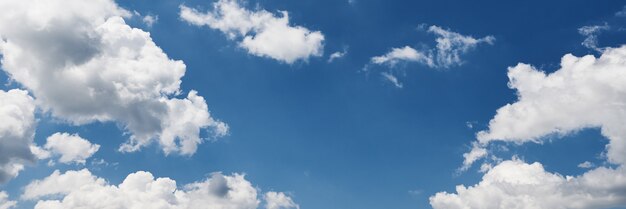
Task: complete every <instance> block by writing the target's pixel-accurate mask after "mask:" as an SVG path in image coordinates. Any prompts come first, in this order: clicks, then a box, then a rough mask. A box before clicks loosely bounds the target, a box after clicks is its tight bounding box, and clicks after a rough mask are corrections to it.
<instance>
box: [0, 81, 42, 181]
mask: <svg viewBox="0 0 626 209" xmlns="http://www.w3.org/2000/svg"><path fill="white" fill-rule="evenodd" d="M35 126H36V121H35V102H34V100H33V98H32V97H30V96H29V95H28V92H26V91H23V90H18V89H13V90H9V91H3V90H0V183H4V182H6V181H8V180H9V179H11V178H13V177H15V176H17V175H18V173H19V172H20V171H21V170H22V169H23V168H24V164H27V163H33V162H34V161H35V160H36V158H35V156H34V155H33V153H32V152H31V151H30V146H31V145H32V143H33V137H34V136H35Z"/></svg>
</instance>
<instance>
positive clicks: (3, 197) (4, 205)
mask: <svg viewBox="0 0 626 209" xmlns="http://www.w3.org/2000/svg"><path fill="white" fill-rule="evenodd" d="M16 205H17V201H12V200H9V195H7V193H6V192H4V191H0V209H10V208H15V206H16Z"/></svg>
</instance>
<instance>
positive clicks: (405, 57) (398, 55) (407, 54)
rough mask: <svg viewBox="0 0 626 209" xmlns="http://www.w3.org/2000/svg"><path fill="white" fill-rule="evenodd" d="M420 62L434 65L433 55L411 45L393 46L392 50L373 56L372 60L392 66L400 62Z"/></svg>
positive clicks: (375, 62)
mask: <svg viewBox="0 0 626 209" xmlns="http://www.w3.org/2000/svg"><path fill="white" fill-rule="evenodd" d="M402 61H405V62H420V63H424V64H426V65H428V66H434V65H435V64H434V61H433V59H432V57H431V56H430V55H428V54H425V53H424V52H421V51H417V50H415V49H413V48H412V47H410V46H405V47H403V48H392V49H391V51H390V52H388V53H387V54H385V55H381V56H376V57H372V59H371V62H372V63H374V64H388V65H390V66H394V65H396V64H397V63H398V62H402Z"/></svg>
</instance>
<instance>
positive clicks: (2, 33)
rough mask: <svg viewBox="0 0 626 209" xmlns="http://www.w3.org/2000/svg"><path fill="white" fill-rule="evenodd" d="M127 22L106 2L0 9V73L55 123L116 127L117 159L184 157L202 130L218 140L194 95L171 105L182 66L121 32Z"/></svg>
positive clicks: (218, 130)
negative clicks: (145, 152) (120, 131)
mask: <svg viewBox="0 0 626 209" xmlns="http://www.w3.org/2000/svg"><path fill="white" fill-rule="evenodd" d="M130 14H131V13H130V12H128V11H126V10H124V9H122V8H120V7H118V6H117V4H115V2H113V1H112V0H96V1H89V2H86V1H80V0H70V1H65V0H51V1H46V3H36V2H35V1H34V0H7V1H2V2H0V37H1V39H0V53H1V54H2V69H3V70H4V71H6V73H7V74H8V75H9V76H10V78H11V79H12V80H14V81H17V82H18V83H20V84H21V85H23V86H24V87H26V88H27V89H28V90H30V91H31V92H32V93H33V95H34V97H35V98H36V102H37V104H38V106H39V107H41V108H42V109H43V110H44V111H46V112H49V113H51V115H52V116H54V117H56V118H59V119H61V120H64V121H67V122H69V123H71V124H74V125H83V124H88V123H93V122H116V123H118V124H119V125H120V126H121V127H123V128H124V130H125V131H126V132H127V133H128V134H129V136H130V139H129V141H128V142H126V143H125V144H124V145H122V146H121V147H120V150H121V151H128V152H130V151H136V150H139V149H140V148H141V147H143V146H145V145H147V144H150V143H152V142H155V141H156V142H158V143H159V145H161V146H162V147H163V150H164V152H165V153H166V154H169V153H172V152H174V153H180V154H185V155H190V154H193V153H195V151H196V147H197V144H199V143H201V142H202V141H203V140H202V139H201V138H200V132H201V131H202V130H211V131H212V132H213V135H215V136H221V135H224V134H226V133H227V130H228V128H227V125H226V124H224V123H222V122H220V121H218V120H215V119H213V118H212V117H211V115H210V114H209V111H208V108H207V105H206V102H205V100H204V99H203V98H202V97H201V96H198V94H197V93H196V92H195V91H190V92H189V94H188V95H187V97H186V98H176V97H177V96H178V95H179V94H180V93H181V89H180V84H181V77H182V76H183V75H184V73H185V70H186V69H185V64H184V63H183V62H182V61H178V60H172V59H170V58H168V57H167V55H166V54H165V53H164V52H163V50H161V48H159V47H158V46H157V45H156V44H155V43H154V42H153V41H152V39H151V38H150V34H149V33H147V32H145V31H142V30H140V29H137V28H131V27H130V26H129V25H127V24H126V23H125V21H124V19H123V18H124V17H129V16H130ZM181 115H182V116H181ZM181 126H182V127H181Z"/></svg>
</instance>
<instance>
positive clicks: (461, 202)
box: [430, 159, 626, 209]
mask: <svg viewBox="0 0 626 209" xmlns="http://www.w3.org/2000/svg"><path fill="white" fill-rule="evenodd" d="M624 177H626V175H624V169H623V168H622V167H620V168H617V169H610V168H600V169H597V170H593V171H591V172H588V173H585V174H583V175H581V176H578V177H572V176H562V175H560V174H556V173H550V172H547V171H545V169H544V168H543V166H542V165H541V164H540V163H532V164H528V163H525V162H523V161H520V160H517V159H513V160H509V161H504V162H502V163H500V164H499V165H497V166H495V167H494V168H492V169H491V170H489V172H487V173H486V174H485V175H484V176H483V178H482V180H481V182H480V183H478V184H476V185H474V186H470V187H465V186H463V185H459V186H457V187H456V193H447V192H440V193H437V194H436V195H434V196H432V197H430V204H431V205H432V206H433V208H435V209H462V208H484V209H498V208H529V209H530V208H533V209H559V208H562V209H565V208H581V209H583V208H584V209H591V208H608V207H615V206H620V205H622V206H623V205H624V204H626V192H624V191H626V190H624V188H626V180H625V179H626V178H624Z"/></svg>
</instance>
